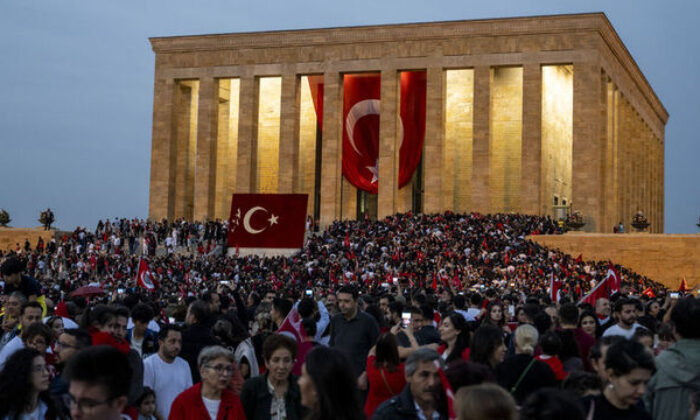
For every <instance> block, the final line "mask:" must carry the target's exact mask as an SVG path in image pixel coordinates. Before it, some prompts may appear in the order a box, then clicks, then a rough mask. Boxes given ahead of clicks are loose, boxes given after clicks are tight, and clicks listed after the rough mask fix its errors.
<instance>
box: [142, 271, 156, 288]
mask: <svg viewBox="0 0 700 420" xmlns="http://www.w3.org/2000/svg"><path fill="white" fill-rule="evenodd" d="M141 283H142V284H143V285H144V286H146V288H147V289H149V290H151V289H155V288H156V286H155V285H154V284H153V282H152V281H151V276H150V275H149V273H148V271H144V272H142V273H141Z"/></svg>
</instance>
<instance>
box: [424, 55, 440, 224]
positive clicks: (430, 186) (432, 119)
mask: <svg viewBox="0 0 700 420" xmlns="http://www.w3.org/2000/svg"><path fill="white" fill-rule="evenodd" d="M444 122H445V72H444V71H443V70H442V68H440V67H428V69H427V71H426V94H425V140H424V141H423V213H437V212H440V211H442V210H443V208H442V177H443V176H445V174H443V173H442V172H443V171H442V148H443V140H444V129H443V127H444Z"/></svg>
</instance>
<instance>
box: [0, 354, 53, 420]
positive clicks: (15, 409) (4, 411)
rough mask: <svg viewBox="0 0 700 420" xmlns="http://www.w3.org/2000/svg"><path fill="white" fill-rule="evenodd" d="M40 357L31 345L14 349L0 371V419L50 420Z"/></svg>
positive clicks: (46, 376)
mask: <svg viewBox="0 0 700 420" xmlns="http://www.w3.org/2000/svg"><path fill="white" fill-rule="evenodd" d="M48 389H49V371H48V370H47V368H46V361H45V360H44V356H43V355H42V354H40V353H39V352H38V351H36V350H34V349H32V348H24V349H20V350H17V351H16V352H14V353H13V354H12V356H10V357H9V358H8V359H7V363H5V368H4V369H3V370H2V372H0V418H2V419H20V418H23V419H24V418H27V419H54V418H56V411H55V409H54V406H53V403H52V402H51V399H50V397H49V393H48Z"/></svg>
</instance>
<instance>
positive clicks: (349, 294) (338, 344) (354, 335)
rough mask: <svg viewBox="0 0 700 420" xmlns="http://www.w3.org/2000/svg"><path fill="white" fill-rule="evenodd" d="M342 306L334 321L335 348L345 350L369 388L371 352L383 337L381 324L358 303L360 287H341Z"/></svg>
mask: <svg viewBox="0 0 700 420" xmlns="http://www.w3.org/2000/svg"><path fill="white" fill-rule="evenodd" d="M337 296H338V309H340V313H339V314H336V315H335V316H334V317H333V319H332V320H331V340H330V345H331V347H335V348H337V349H339V350H342V351H343V352H345V354H347V355H348V357H349V358H350V360H351V362H352V368H353V370H354V372H355V375H356V376H357V386H358V388H359V389H360V390H362V391H365V390H367V372H366V371H365V366H366V365H367V354H368V353H369V350H370V349H371V348H372V346H374V344H375V342H376V341H377V338H378V337H379V325H378V324H377V321H376V320H375V319H374V317H372V316H371V315H369V314H367V313H365V312H362V311H360V309H359V308H358V306H357V296H358V293H357V289H355V288H354V287H352V286H343V287H341V288H340V290H338V293H337Z"/></svg>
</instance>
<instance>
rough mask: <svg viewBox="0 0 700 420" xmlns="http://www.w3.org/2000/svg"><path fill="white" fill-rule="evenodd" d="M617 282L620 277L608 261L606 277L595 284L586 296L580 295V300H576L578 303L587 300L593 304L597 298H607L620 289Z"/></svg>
mask: <svg viewBox="0 0 700 420" xmlns="http://www.w3.org/2000/svg"><path fill="white" fill-rule="evenodd" d="M619 282H620V277H619V275H618V274H617V271H615V268H614V267H613V265H612V263H610V267H609V268H608V275H607V277H605V279H603V281H601V282H600V283H598V284H596V286H595V287H594V288H593V290H591V291H590V292H589V293H588V294H587V295H586V296H584V297H582V298H581V300H579V301H578V303H579V304H581V303H583V302H587V303H590V304H591V305H593V306H595V303H596V301H597V300H598V299H600V298H606V299H609V298H610V295H611V294H613V293H615V292H617V291H619V290H620V283H619Z"/></svg>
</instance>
